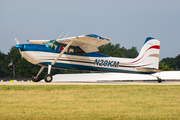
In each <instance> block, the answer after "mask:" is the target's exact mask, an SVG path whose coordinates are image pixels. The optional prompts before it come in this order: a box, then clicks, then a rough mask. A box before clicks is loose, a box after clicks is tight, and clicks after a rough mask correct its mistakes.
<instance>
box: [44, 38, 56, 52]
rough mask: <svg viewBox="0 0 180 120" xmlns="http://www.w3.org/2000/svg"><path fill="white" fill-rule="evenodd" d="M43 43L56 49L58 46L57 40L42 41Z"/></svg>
mask: <svg viewBox="0 0 180 120" xmlns="http://www.w3.org/2000/svg"><path fill="white" fill-rule="evenodd" d="M44 45H46V46H47V47H49V48H51V49H53V50H56V48H57V47H58V42H57V41H56V40H51V41H48V42H46V43H44Z"/></svg>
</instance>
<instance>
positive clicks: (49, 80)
mask: <svg viewBox="0 0 180 120" xmlns="http://www.w3.org/2000/svg"><path fill="white" fill-rule="evenodd" d="M51 67H52V66H51V65H48V74H47V75H45V77H44V80H45V81H46V82H51V81H52V79H53V78H52V75H51V74H50V73H51Z"/></svg>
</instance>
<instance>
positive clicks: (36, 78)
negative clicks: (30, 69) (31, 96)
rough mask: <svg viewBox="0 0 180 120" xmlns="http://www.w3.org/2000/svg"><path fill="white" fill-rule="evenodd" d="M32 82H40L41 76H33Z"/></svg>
mask: <svg viewBox="0 0 180 120" xmlns="http://www.w3.org/2000/svg"><path fill="white" fill-rule="evenodd" d="M32 81H33V82H39V81H40V78H39V76H38V77H36V75H33V76H32Z"/></svg>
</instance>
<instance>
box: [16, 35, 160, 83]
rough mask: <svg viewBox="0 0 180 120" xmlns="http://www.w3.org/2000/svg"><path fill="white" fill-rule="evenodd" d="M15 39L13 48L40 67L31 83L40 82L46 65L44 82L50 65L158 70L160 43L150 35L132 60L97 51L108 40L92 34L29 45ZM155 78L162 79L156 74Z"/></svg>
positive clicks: (87, 68)
mask: <svg viewBox="0 0 180 120" xmlns="http://www.w3.org/2000/svg"><path fill="white" fill-rule="evenodd" d="M15 40H16V43H17V45H16V46H15V48H16V49H18V50H19V51H20V53H21V55H22V57H24V58H25V59H26V60H28V61H29V62H31V63H32V64H37V65H40V66H42V67H41V69H40V71H39V72H38V73H37V74H36V75H33V76H32V80H33V81H34V82H38V81H40V78H39V75H40V73H41V72H42V70H43V69H44V68H45V67H48V74H47V75H45V77H44V80H45V81H46V82H51V81H52V79H53V78H52V76H51V74H50V73H51V68H62V69H74V70H86V71H87V70H89V71H101V72H122V73H139V74H153V73H156V72H160V70H158V68H159V49H160V42H159V41H158V40H157V39H154V38H152V37H147V38H146V40H145V42H144V44H143V47H142V49H141V51H140V53H139V55H138V56H137V57H136V58H134V59H131V58H117V57H110V56H107V55H103V54H100V53H97V51H98V49H97V47H99V46H101V45H103V44H105V43H107V42H109V41H110V39H108V38H105V37H102V36H99V35H95V34H89V35H82V36H76V37H68V38H63V39H56V40H28V42H29V43H32V44H19V42H18V40H17V38H16V39H15ZM157 79H158V82H161V79H160V78H159V77H157Z"/></svg>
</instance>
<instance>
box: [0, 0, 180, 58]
mask: <svg viewBox="0 0 180 120" xmlns="http://www.w3.org/2000/svg"><path fill="white" fill-rule="evenodd" d="M179 6H180V1H179V0H1V4H0V50H1V52H4V53H7V52H9V49H10V48H11V47H12V46H14V45H15V41H14V38H15V37H17V38H18V39H19V41H20V43H27V40H28V39H56V38H57V37H58V36H59V35H60V34H61V33H62V32H64V35H65V34H66V33H67V32H69V31H70V33H69V35H68V37H72V36H78V35H86V34H91V33H94V34H98V35H101V36H105V37H108V38H110V39H111V40H112V41H111V42H112V43H113V44H116V43H119V44H120V45H121V46H124V47H125V48H131V47H132V46H135V47H137V49H138V51H140V49H141V47H142V45H143V43H144V41H145V39H146V37H154V38H156V39H158V40H160V42H161V48H160V59H162V58H165V57H175V56H177V55H178V54H180V47H179V45H180V40H179V38H180V37H179V36H180V7H179Z"/></svg>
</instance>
